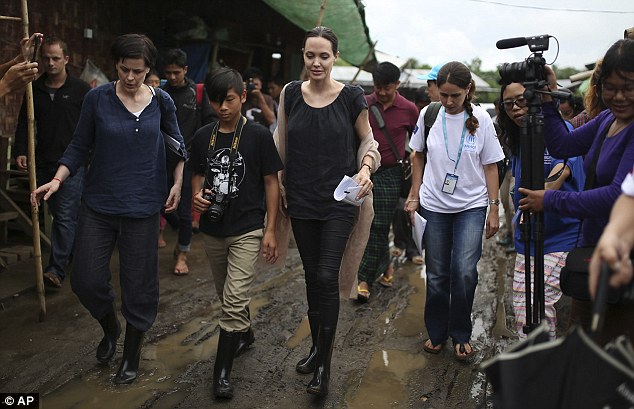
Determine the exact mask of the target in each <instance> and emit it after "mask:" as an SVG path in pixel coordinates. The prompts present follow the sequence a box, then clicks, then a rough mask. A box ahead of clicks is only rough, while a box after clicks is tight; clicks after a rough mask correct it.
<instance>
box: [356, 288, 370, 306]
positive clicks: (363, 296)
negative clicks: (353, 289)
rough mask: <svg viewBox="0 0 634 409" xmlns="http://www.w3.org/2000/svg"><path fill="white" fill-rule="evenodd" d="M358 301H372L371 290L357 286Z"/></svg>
mask: <svg viewBox="0 0 634 409" xmlns="http://www.w3.org/2000/svg"><path fill="white" fill-rule="evenodd" d="M357 301H358V302H361V303H366V302H368V301H370V290H366V289H364V288H361V287H357Z"/></svg>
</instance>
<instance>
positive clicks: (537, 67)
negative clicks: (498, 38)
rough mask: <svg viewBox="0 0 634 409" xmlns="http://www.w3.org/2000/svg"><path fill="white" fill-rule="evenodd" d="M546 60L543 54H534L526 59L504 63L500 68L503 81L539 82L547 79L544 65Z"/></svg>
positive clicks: (507, 82)
mask: <svg viewBox="0 0 634 409" xmlns="http://www.w3.org/2000/svg"><path fill="white" fill-rule="evenodd" d="M545 65H546V60H545V59H544V57H542V56H541V55H532V56H530V57H528V58H527V59H526V60H524V61H520V62H511V63H507V62H505V63H503V64H502V65H501V66H500V68H499V70H498V71H499V72H500V77H501V78H502V82H504V83H506V84H509V83H511V82H523V83H525V82H538V81H544V80H546V74H545V73H544V66H545Z"/></svg>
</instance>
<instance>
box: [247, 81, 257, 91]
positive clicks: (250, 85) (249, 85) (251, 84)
mask: <svg viewBox="0 0 634 409" xmlns="http://www.w3.org/2000/svg"><path fill="white" fill-rule="evenodd" d="M254 89H255V83H254V82H253V78H249V82H247V92H251V91H253V90H254Z"/></svg>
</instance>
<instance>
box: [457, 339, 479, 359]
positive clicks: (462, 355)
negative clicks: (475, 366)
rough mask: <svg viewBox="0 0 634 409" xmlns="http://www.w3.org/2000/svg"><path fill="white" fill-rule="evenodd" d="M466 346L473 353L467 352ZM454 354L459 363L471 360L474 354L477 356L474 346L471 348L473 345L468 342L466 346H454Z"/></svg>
mask: <svg viewBox="0 0 634 409" xmlns="http://www.w3.org/2000/svg"><path fill="white" fill-rule="evenodd" d="M465 345H469V348H471V352H467V348H465ZM454 354H455V357H456V359H457V360H458V361H466V360H467V359H469V358H471V356H472V355H473V354H475V349H473V346H471V344H470V343H468V342H465V343H464V344H456V345H454Z"/></svg>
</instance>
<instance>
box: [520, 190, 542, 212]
mask: <svg viewBox="0 0 634 409" xmlns="http://www.w3.org/2000/svg"><path fill="white" fill-rule="evenodd" d="M518 191H519V192H520V193H521V194H523V195H524V196H525V197H523V198H521V199H520V202H519V203H520V210H522V211H529V212H543V211H544V193H545V192H546V191H545V190H529V189H526V188H523V187H521V188H519V190H518Z"/></svg>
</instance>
